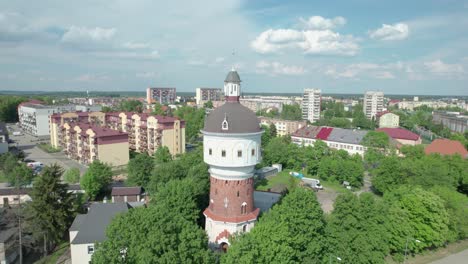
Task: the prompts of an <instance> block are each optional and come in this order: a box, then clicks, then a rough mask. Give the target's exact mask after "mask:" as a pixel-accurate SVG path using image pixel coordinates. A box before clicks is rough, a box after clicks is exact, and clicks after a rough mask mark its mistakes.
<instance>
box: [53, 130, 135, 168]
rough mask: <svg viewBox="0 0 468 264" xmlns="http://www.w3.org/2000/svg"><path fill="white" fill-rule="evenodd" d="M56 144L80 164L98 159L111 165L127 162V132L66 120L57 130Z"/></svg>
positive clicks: (55, 145)
mask: <svg viewBox="0 0 468 264" xmlns="http://www.w3.org/2000/svg"><path fill="white" fill-rule="evenodd" d="M56 135H57V137H56V142H55V143H56V144H54V147H61V148H62V149H63V150H64V152H65V153H66V154H67V156H68V157H69V158H71V159H74V160H77V161H78V162H80V163H82V164H90V163H92V162H93V161H94V160H100V161H102V162H104V163H108V164H110V165H111V166H121V165H125V164H127V163H128V160H129V152H128V149H129V144H128V134H127V133H125V132H120V131H118V130H113V129H110V128H106V127H99V126H95V125H91V124H89V123H79V122H66V123H64V124H63V125H61V126H60V127H59V129H58V130H57V134H56Z"/></svg>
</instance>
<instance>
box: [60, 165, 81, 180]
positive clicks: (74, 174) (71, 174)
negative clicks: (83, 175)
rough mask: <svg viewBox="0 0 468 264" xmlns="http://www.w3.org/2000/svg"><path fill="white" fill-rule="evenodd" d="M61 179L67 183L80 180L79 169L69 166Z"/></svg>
mask: <svg viewBox="0 0 468 264" xmlns="http://www.w3.org/2000/svg"><path fill="white" fill-rule="evenodd" d="M63 179H64V180H65V182H67V183H79V182H80V170H79V169H78V168H71V169H69V170H67V171H66V172H65V173H64V174H63Z"/></svg>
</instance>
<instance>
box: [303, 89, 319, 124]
mask: <svg viewBox="0 0 468 264" xmlns="http://www.w3.org/2000/svg"><path fill="white" fill-rule="evenodd" d="M321 94H322V91H321V90H320V89H305V90H304V96H303V98H302V119H304V120H309V121H310V122H312V123H314V122H316V121H318V120H319V119H320V105H321Z"/></svg>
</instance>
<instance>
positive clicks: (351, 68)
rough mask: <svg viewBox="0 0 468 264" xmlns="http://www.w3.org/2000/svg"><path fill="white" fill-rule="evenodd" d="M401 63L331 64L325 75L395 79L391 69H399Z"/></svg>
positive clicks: (348, 77)
mask: <svg viewBox="0 0 468 264" xmlns="http://www.w3.org/2000/svg"><path fill="white" fill-rule="evenodd" d="M400 67H401V66H400V63H399V62H398V63H395V64H376V63H354V64H350V65H345V66H337V65H334V66H330V67H328V68H327V69H326V70H325V72H324V73H325V75H328V76H330V77H333V78H336V79H338V78H347V79H360V78H362V77H367V78H375V79H394V78H395V75H394V74H393V73H392V72H391V70H398V69H399V68H400Z"/></svg>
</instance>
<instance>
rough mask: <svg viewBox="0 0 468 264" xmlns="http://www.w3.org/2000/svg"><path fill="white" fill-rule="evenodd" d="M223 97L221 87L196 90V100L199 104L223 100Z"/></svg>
mask: <svg viewBox="0 0 468 264" xmlns="http://www.w3.org/2000/svg"><path fill="white" fill-rule="evenodd" d="M222 97H223V93H222V90H221V88H197V89H196V91H195V101H196V102H197V105H198V106H203V104H204V103H206V102H208V101H212V102H213V101H222V100H223V98H222Z"/></svg>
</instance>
